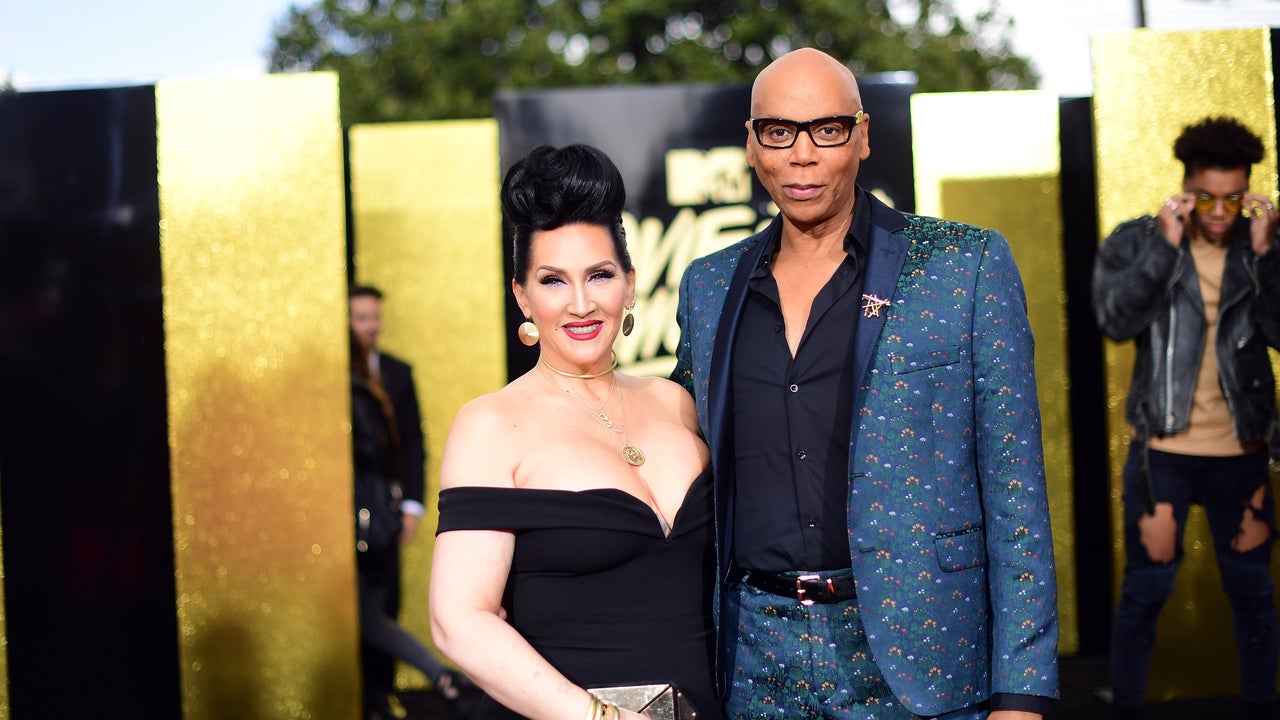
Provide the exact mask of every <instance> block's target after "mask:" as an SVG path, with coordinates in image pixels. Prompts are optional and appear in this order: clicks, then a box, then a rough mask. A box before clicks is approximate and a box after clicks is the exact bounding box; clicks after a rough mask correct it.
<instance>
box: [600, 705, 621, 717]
mask: <svg viewBox="0 0 1280 720" xmlns="http://www.w3.org/2000/svg"><path fill="white" fill-rule="evenodd" d="M602 720H622V713H621V712H620V711H619V710H618V706H617V705H610V704H609V703H604V717H603V718H602Z"/></svg>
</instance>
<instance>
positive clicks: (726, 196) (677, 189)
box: [666, 147, 751, 207]
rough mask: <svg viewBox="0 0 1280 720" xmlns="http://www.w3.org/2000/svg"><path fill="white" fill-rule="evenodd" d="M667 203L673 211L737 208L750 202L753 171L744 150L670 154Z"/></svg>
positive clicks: (677, 152) (717, 149)
mask: <svg viewBox="0 0 1280 720" xmlns="http://www.w3.org/2000/svg"><path fill="white" fill-rule="evenodd" d="M666 165H667V202H668V203H669V204H670V205H671V206H672V207H686V206H690V205H736V204H739V203H745V202H747V201H749V200H750V199H751V169H750V168H748V167H747V151H746V150H745V149H744V148H741V147H721V148H712V149H710V150H697V149H681V150H669V151H668V152H667V157H666Z"/></svg>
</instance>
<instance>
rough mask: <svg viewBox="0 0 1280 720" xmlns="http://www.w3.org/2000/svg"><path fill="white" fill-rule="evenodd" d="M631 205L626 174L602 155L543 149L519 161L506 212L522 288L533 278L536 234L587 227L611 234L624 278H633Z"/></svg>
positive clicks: (505, 189)
mask: <svg viewBox="0 0 1280 720" xmlns="http://www.w3.org/2000/svg"><path fill="white" fill-rule="evenodd" d="M626 200H627V191H626V188H625V187H623V183H622V173H620V172H618V168H617V166H615V165H614V164H613V161H612V160H610V159H609V156H608V155H605V154H604V153H603V152H601V151H600V150H599V149H597V148H594V147H592V146H590V145H585V144H582V143H576V144H573V145H566V146H564V147H562V148H558V149H557V148H553V147H551V146H550V145H539V146H538V147H536V148H534V149H533V150H531V151H529V154H528V155H525V156H524V157H523V158H521V159H519V160H517V161H516V163H515V164H514V165H512V166H511V168H510V169H509V170H507V175H506V177H505V178H503V180H502V211H503V213H504V214H505V215H506V218H507V221H508V222H510V223H511V230H512V242H511V245H512V251H511V257H512V260H513V264H514V273H515V280H516V282H517V283H518V284H519V285H521V286H524V283H525V278H527V277H528V276H529V263H530V260H529V255H530V252H529V250H530V247H531V245H532V240H533V234H534V233H535V232H538V231H541V230H555V229H556V228H560V227H564V226H565V225H572V224H575V223H585V224H587V225H599V226H601V227H603V228H606V229H607V230H608V231H609V236H610V238H612V240H613V251H614V253H616V254H617V256H618V261H619V262H620V263H621V265H622V271H623V272H628V273H629V272H631V254H630V253H628V252H627V234H626V232H625V231H624V230H623V229H622V206H623V204H624V203H625V202H626Z"/></svg>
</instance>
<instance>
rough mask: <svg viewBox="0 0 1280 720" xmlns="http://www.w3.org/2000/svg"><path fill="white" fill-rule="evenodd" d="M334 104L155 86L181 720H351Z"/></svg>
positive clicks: (296, 86) (263, 87)
mask: <svg viewBox="0 0 1280 720" xmlns="http://www.w3.org/2000/svg"><path fill="white" fill-rule="evenodd" d="M337 93H338V84H337V78H336V76H335V75H331V74H326V73H318V74H297V75H276V76H267V77H260V78H246V79H201V80H175V81H169V82H163V83H160V84H159V85H157V86H156V118H157V126H158V130H157V135H158V137H157V151H158V163H159V168H158V171H159V184H160V217H161V221H160V225H161V228H160V237H161V265H162V271H163V275H164V315H165V338H166V341H165V348H166V355H165V358H166V373H167V378H168V398H169V443H170V448H171V451H172V487H173V522H174V535H173V537H174V551H175V563H176V565H175V573H176V588H177V594H178V596H177V598H176V610H177V614H178V628H179V633H180V637H179V648H180V649H179V652H180V658H181V662H182V670H181V680H182V704H183V715H184V717H185V718H186V720H200V719H202V718H208V719H209V720H215V719H217V718H227V717H242V718H344V717H345V718H355V717H358V715H359V708H360V704H359V695H358V687H359V682H358V681H359V675H358V668H357V657H358V644H357V626H356V603H355V563H354V559H355V549H354V546H353V530H352V490H351V439H350V424H349V423H350V421H349V417H350V407H349V406H350V395H349V389H348V388H349V380H348V368H347V354H348V350H347V330H346V282H345V281H346V277H345V275H346V273H345V269H346V254H345V233H344V230H343V225H344V197H343V187H342V183H343V166H342V134H341V127H340V125H339V122H338V94H337Z"/></svg>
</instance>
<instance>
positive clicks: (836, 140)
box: [751, 110, 870, 150]
mask: <svg viewBox="0 0 1280 720" xmlns="http://www.w3.org/2000/svg"><path fill="white" fill-rule="evenodd" d="M868 117H870V116H869V115H867V113H865V112H863V111H862V110H859V111H858V112H857V114H854V115H832V116H831V117H824V118H817V119H814V120H809V121H806V122H797V121H795V120H784V119H782V118H752V119H751V128H752V129H753V130H755V132H756V142H759V143H760V144H761V145H762V146H764V147H767V148H776V149H778V150H784V149H786V148H789V147H791V146H792V145H795V144H796V138H798V137H800V132H801V131H804V132H807V133H809V139H810V140H812V141H813V144H814V145H816V146H817V147H837V146H840V145H844V144H845V143H847V142H849V138H851V137H853V128H854V127H855V126H857V125H858V123H860V122H862V121H863V120H866V119H867V118H868Z"/></svg>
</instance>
